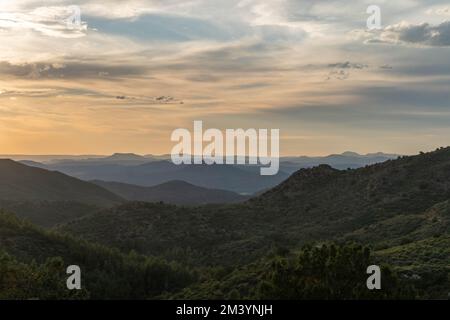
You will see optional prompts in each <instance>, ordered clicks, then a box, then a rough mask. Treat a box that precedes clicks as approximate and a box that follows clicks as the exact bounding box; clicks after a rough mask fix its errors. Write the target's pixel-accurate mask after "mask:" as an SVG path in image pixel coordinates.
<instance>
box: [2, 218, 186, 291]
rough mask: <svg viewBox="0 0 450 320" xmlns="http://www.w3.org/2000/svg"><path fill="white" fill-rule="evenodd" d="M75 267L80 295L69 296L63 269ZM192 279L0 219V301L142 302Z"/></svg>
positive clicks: (149, 261)
mask: <svg viewBox="0 0 450 320" xmlns="http://www.w3.org/2000/svg"><path fill="white" fill-rule="evenodd" d="M74 264H75V265H78V266H79V267H80V268H81V272H82V287H83V290H82V291H80V292H76V291H77V290H75V292H69V291H68V290H67V288H66V286H65V284H66V278H67V274H66V268H67V267H68V266H69V265H74ZM194 280H195V277H194V274H193V273H192V272H190V271H188V270H186V269H184V268H182V267H180V266H178V265H175V264H173V263H172V264H169V263H167V262H165V261H164V260H162V259H156V258H149V257H143V256H138V255H136V254H123V253H119V252H118V251H117V250H112V249H109V248H106V247H103V246H99V245H94V244H90V243H88V242H85V241H80V240H77V239H76V238H72V237H69V236H66V235H59V234H56V233H53V232H47V231H43V230H41V229H39V228H36V227H34V226H32V225H31V224H29V223H28V222H23V221H21V220H18V219H17V218H15V217H14V216H12V215H7V214H3V213H0V298H2V299H3V298H6V299H30V298H33V299H36V298H39V299H63V298H77V299H78V298H92V299H146V298H155V297H157V296H159V295H161V294H163V293H168V292H171V291H176V290H179V289H180V288H183V287H185V286H186V285H188V284H190V283H192V282H193V281H194Z"/></svg>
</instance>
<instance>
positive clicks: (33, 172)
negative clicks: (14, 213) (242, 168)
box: [0, 159, 124, 206]
mask: <svg viewBox="0 0 450 320" xmlns="http://www.w3.org/2000/svg"><path fill="white" fill-rule="evenodd" d="M0 177H1V182H0V200H15V201H42V200H47V201H75V202H81V203H86V204H92V205H98V206H110V205H115V204H118V203H120V202H123V201H124V199H122V198H121V197H119V196H117V195H115V194H113V193H112V192H110V191H108V190H105V189H103V188H101V187H99V186H97V185H95V184H93V183H89V182H85V181H81V180H78V179H76V178H73V177H70V176H67V175H65V174H63V173H60V172H53V171H48V170H44V169H41V168H36V167H30V166H26V165H24V164H21V163H18V162H14V161H12V160H7V159H5V160H0Z"/></svg>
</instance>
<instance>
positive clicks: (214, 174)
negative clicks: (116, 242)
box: [24, 152, 397, 194]
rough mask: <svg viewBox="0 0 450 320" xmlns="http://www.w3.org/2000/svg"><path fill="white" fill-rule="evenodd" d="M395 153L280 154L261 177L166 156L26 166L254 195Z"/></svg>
mask: <svg viewBox="0 0 450 320" xmlns="http://www.w3.org/2000/svg"><path fill="white" fill-rule="evenodd" d="M395 157H397V156H396V155H390V154H383V153H376V154H367V155H359V154H357V153H354V152H345V153H343V154H340V155H330V156H326V157H284V158H281V159H280V171H279V173H278V174H277V175H275V176H261V175H260V167H259V166H257V165H252V166H250V165H233V166H230V165H226V166H224V165H211V166H209V165H206V164H204V165H179V166H177V165H174V164H173V163H172V162H171V161H170V160H169V159H170V156H168V155H166V156H159V157H157V156H151V155H149V156H139V155H135V154H114V155H112V156H109V157H103V158H97V157H96V158H87V159H66V160H64V159H56V160H52V161H47V162H45V163H39V162H35V161H26V162H24V163H26V164H27V165H31V166H37V167H40V168H45V169H49V170H57V171H60V172H63V173H65V174H68V175H71V176H74V177H76V178H79V179H83V180H88V181H89V180H102V181H115V182H121V183H125V184H134V185H138V186H145V187H150V186H156V185H158V184H162V183H165V182H169V181H173V180H182V181H185V182H188V183H190V184H193V185H196V186H200V187H204V188H210V189H222V190H229V191H233V192H237V193H243V194H254V193H256V192H260V191H261V190H266V189H269V188H272V187H274V186H276V185H277V184H279V183H280V182H282V181H284V180H285V179H286V178H287V177H288V176H289V175H290V174H291V173H293V172H295V171H297V170H298V169H300V168H309V167H314V166H317V165H320V164H328V165H330V166H332V167H334V168H337V169H347V168H359V167H362V166H365V165H369V164H373V163H378V162H383V161H386V160H389V159H392V158H395Z"/></svg>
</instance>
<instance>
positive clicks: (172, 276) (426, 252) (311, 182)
mask: <svg viewBox="0 0 450 320" xmlns="http://www.w3.org/2000/svg"><path fill="white" fill-rule="evenodd" d="M340 156H342V155H340ZM340 156H339V157H340ZM349 156H351V157H357V155H354V154H345V155H343V157H344V158H345V157H349ZM377 156H378V155H377ZM363 158H364V157H363ZM128 160H129V159H127V161H128ZM96 161H97V160H96ZM102 161H103V160H100V162H102ZM63 162H64V161H63ZM77 162H78V160H77ZM87 166H88V167H90V165H87ZM105 166H108V165H105ZM114 166H117V164H114ZM120 166H121V167H122V168H126V167H129V168H135V167H140V166H144V167H145V166H148V167H149V169H147V172H148V173H149V174H155V175H156V174H157V173H158V172H166V173H168V174H170V172H171V170H172V166H171V164H170V163H169V164H168V163H167V161H164V160H163V161H161V160H156V161H153V162H150V163H145V164H141V165H134V164H133V165H120ZM222 167H223V168H227V166H222ZM204 168H206V167H204V166H198V169H197V170H199V171H200V172H202V170H206V169H204ZM210 168H212V169H214V170H217V169H220V168H215V167H214V166H210ZM231 168H232V169H230V170H234V169H235V168H234V167H231ZM239 169H240V168H239ZM449 169H450V148H439V149H437V150H436V151H434V152H430V153H421V154H419V155H416V156H402V157H397V158H396V159H389V160H386V161H384V162H381V163H376V164H372V165H366V166H363V167H360V168H357V169H345V170H339V169H337V168H333V167H332V166H330V165H327V164H321V165H319V166H314V167H311V168H310V167H308V168H303V169H300V170H297V171H295V172H293V173H292V174H291V175H290V176H289V177H287V178H286V179H284V180H283V181H282V182H281V183H279V184H278V185H276V186H275V187H273V188H269V189H268V190H267V191H264V192H260V193H259V194H258V195H256V196H253V197H252V198H250V199H248V200H246V199H242V198H239V199H238V202H237V203H229V204H207V205H197V206H178V205H174V204H166V203H163V202H161V200H159V201H154V202H152V203H149V202H144V201H129V200H147V201H148V200H150V201H153V199H158V198H159V199H161V198H162V197H166V199H167V200H170V201H173V202H176V201H178V200H177V199H181V198H182V194H181V193H186V199H189V197H190V196H191V195H190V193H189V192H191V191H192V190H193V191H195V192H194V193H193V194H194V195H195V197H197V196H198V194H199V193H200V194H201V193H204V194H205V196H206V195H208V196H210V197H212V198H214V197H215V196H217V198H218V199H219V200H220V199H223V197H225V193H223V191H222V190H204V189H203V188H202V187H196V186H192V185H190V184H189V183H186V182H180V181H174V182H169V183H167V184H163V185H162V186H161V185H160V186H158V187H142V186H135V185H127V184H123V183H118V182H105V181H93V182H86V181H80V180H78V179H76V178H73V177H69V176H66V175H65V174H63V173H59V172H52V171H48V170H45V169H41V168H35V167H28V166H26V165H24V164H20V163H17V162H14V161H11V160H1V161H0V174H1V176H2V177H4V179H3V180H2V182H0V200H2V201H0V204H1V203H2V202H3V203H4V205H5V206H7V207H8V211H10V212H13V213H16V212H21V214H19V215H20V216H22V217H25V218H27V219H29V220H33V219H34V220H33V222H35V223H37V222H36V221H38V220H39V217H42V220H44V221H41V223H40V224H41V225H42V226H45V227H47V228H52V232H50V233H48V232H47V231H42V230H40V229H39V228H36V227H34V226H32V225H30V224H29V223H27V222H23V221H20V220H16V218H13V217H10V216H7V215H2V216H1V218H0V230H1V232H0V255H1V254H2V253H1V251H5V252H6V253H7V254H9V255H11V257H10V258H7V259H6V260H5V258H3V260H2V259H0V262H1V261H10V264H12V265H14V266H15V268H19V269H20V268H22V267H23V268H34V266H33V264H29V263H30V261H32V260H33V259H34V260H37V261H39V263H45V258H52V257H54V256H61V257H62V259H64V261H66V260H72V259H73V257H75V260H77V259H78V260H81V261H82V263H87V264H86V266H88V268H92V269H93V270H96V271H95V272H94V273H93V274H91V275H90V276H89V279H90V280H89V281H92V284H91V285H90V290H89V291H90V292H91V294H92V296H94V297H110V293H108V292H105V291H102V289H101V287H102V286H105V287H108V286H116V285H118V286H119V287H121V288H123V290H119V291H120V294H118V296H119V297H122V298H123V297H131V296H132V297H136V296H139V297H141V298H143V297H144V298H155V297H163V298H202V299H209V298H229V297H236V296H238V297H239V296H241V297H249V298H255V297H261V295H260V294H261V292H267V290H266V289H267V288H266V289H264V290H263V289H261V288H262V287H261V286H264V285H265V283H266V282H267V281H269V282H270V281H274V278H273V277H272V276H273V275H274V274H276V272H281V271H280V270H282V269H280V268H281V267H282V266H287V265H286V263H288V261H303V260H301V259H305V255H307V256H308V257H310V258H311V259H312V260H311V261H312V262H314V261H315V262H314V263H318V261H319V260H317V259H322V258H323V255H324V254H325V255H335V254H336V252H342V254H344V253H345V254H350V255H353V254H355V255H354V256H352V259H359V258H358V257H361V255H360V254H359V253H358V252H362V251H361V250H362V249H360V248H359V247H352V246H350V247H345V246H346V245H347V244H348V243H356V244H362V245H364V246H367V247H368V248H369V250H371V251H372V258H371V263H376V264H379V265H383V266H384V265H385V264H389V265H390V266H391V267H392V268H393V269H392V270H393V271H389V272H390V273H389V274H392V275H394V273H395V275H396V274H398V275H399V278H398V279H397V278H396V279H397V280H392V281H391V284H392V285H394V284H395V286H397V288H410V287H414V290H415V291H414V290H413V291H411V290H412V289H411V290H409V289H408V290H406V289H405V292H404V293H399V292H397V291H395V294H400V296H402V297H407V296H408V297H410V296H411V295H413V296H415V297H420V298H443V297H447V294H448V289H449V288H450V278H449V274H450V205H449V203H450V170H449ZM240 170H241V171H242V172H252V170H254V168H251V167H250V168H246V169H245V170H243V169H240ZM246 170H247V171H246ZM216 172H217V171H216ZM219 172H221V171H220V170H219ZM221 173H222V174H224V173H223V172H221ZM243 177H245V178H247V176H243ZM184 188H187V189H184ZM186 190H187V191H186ZM174 191H175V192H174ZM171 192H172V193H171ZM215 192H220V194H218V195H217V194H216V193H215ZM177 193H178V194H177ZM227 195H228V196H230V198H228V200H230V201H234V199H236V197H237V196H238V195H237V194H235V193H234V194H227ZM178 196H179V197H178ZM197 199H198V198H197ZM127 200H128V201H127ZM242 200H243V202H240V201H242ZM200 201H203V200H200ZM220 202H221V201H220ZM35 203H38V204H39V208H40V209H39V210H36V211H34V213H33V214H28V217H27V214H26V211H28V210H30V211H33V205H34V204H35ZM200 203H202V202H200ZM72 206H73V207H72ZM86 206H88V207H86ZM58 208H61V209H58ZM69 208H71V209H69ZM61 212H65V213H66V214H62V217H58V213H59V214H61ZM77 212H78V213H77ZM55 216H56V217H57V219H55V218H53V217H55ZM50 217H51V218H50ZM52 219H53V220H52ZM55 220H58V221H55ZM64 239H66V240H64ZM310 245H313V247H312V248H316V249H311V247H310ZM336 245H337V246H338V247H337V248H336V247H335V246H336ZM317 248H322V249H323V251H317V250H319V249H317ZM322 249H320V250H322ZM110 250H111V251H110ZM130 252H131V253H130ZM333 252H334V253H333ZM364 252H365V251H364ZM297 254H300V256H297ZM316 254H317V255H318V256H317V257H316V256H314V255H316ZM364 255H365V254H364ZM97 256H98V257H97ZM155 257H157V258H155ZM105 259H106V260H107V261H108V265H110V266H111V267H110V268H109V269H108V272H110V273H108V274H110V275H114V274H115V273H117V279H118V280H117V281H118V282H117V281H116V280H114V281H113V282H111V283H109V284H108V282H105V281H104V277H102V276H100V275H99V273H98V272H100V270H99V269H102V268H105V263H104V262H102V261H106V260H105ZM145 259H151V261H148V262H145ZM153 259H160V260H157V261H159V262H156V261H155V260H153ZM280 259H282V260H280ZM283 259H287V260H283ZM298 259H300V260H298ZM330 259H331V256H330V257H329V258H328V260H327V259H325V260H324V261H328V262H327V263H331V262H330V261H331V260H330ZM333 259H338V260H333V261H335V262H333V263H336V264H337V265H336V268H338V269H339V270H341V269H340V268H341V267H342V261H341V262H339V261H340V260H339V259H340V258H339V254H337V256H334V258H333ZM124 261H126V262H124ZM280 261H284V262H280ZM306 261H307V260H305V261H304V263H307V262H306ZM364 261H366V260H364ZM312 262H311V263H312ZM21 263H25V264H26V265H20V264H21ZM124 263H125V264H124ZM128 263H131V265H128ZM280 263H281V264H280ZM308 263H309V262H308ZM355 263H356V262H355ZM358 263H359V262H358ZM364 263H365V262H364ZM20 266H21V267H20ZM146 266H149V268H150V270H149V271H148V272H146V271H145V270H147V269H146V268H147V267H146ZM180 266H183V268H184V269H183V268H181V267H180ZM274 266H279V267H275V269H273V268H274ZM303 267H304V266H303ZM303 267H302V265H300V266H297V267H295V268H294V270H298V268H303ZM322 267H323V265H320V266H316V267H315V268H314V270H316V269H317V270H320V268H322ZM0 268H1V264H0ZM40 268H44V269H45V268H49V266H47V264H45V265H43V266H42V267H40ZM124 268H125V269H124ZM127 268H128V269H127ZM283 268H284V267H283ZM342 268H344V269H345V264H344V267H342ZM338 269H336V270H338ZM143 270H144V271H143ZM158 270H159V271H158ZM358 270H359V269H358ZM197 271H198V272H199V274H202V276H197ZM341 271H343V272H344V271H345V270H341ZM36 272H38V271H36ZM158 272H161V273H159V274H160V276H157V274H158ZM286 272H289V275H290V276H297V275H298V274H297V273H295V272H296V271H292V270H291V271H288V270H287V271H286ZM345 272H346V273H345V274H347V275H349V277H350V275H352V272H354V271H351V270H347V271H345ZM128 273H131V274H134V275H135V277H134V278H133V277H131V278H129V277H127V276H126V274H128ZM47 274H48V273H47ZM145 274H149V275H154V276H156V279H157V280H158V281H159V280H162V283H158V284H157V285H151V284H152V281H151V280H149V279H147V278H145ZM161 274H164V276H162V275H161ZM300 276H301V275H300ZM143 277H144V278H143ZM271 277H272V278H271ZM113 278H115V277H114V276H113ZM96 279H98V280H96ZM133 279H134V280H133ZM142 279H147V280H142ZM164 279H165V281H166V284H164ZM264 279H265V280H264ZM302 279H303V278H302ZM305 279H309V278H308V277H307V278H305ZM352 279H353V278H351V277H350V278H348V279H347V280H348V281H350V282H351V281H354V279H353V280H352ZM347 280H345V281H344V283H346V281H347ZM33 281H34V280H33ZM302 281H303V280H302ZM305 281H306V280H305ZM318 281H319V280H318ZM397 281H400V282H401V283H400V282H397ZM127 282H128V283H133V286H136V290H131V289H130V290H128V289H127V288H128V286H127V285H124V284H125V283H127ZM49 283H51V281H50V282H49ZM396 283H397V284H396ZM121 284H122V285H121ZM285 285H286V284H283V283H281V284H280V283H272V284H271V285H270V288H272V289H273V288H275V287H274V286H280V290H281V291H279V292H286V290H288V289H289V288H290V286H287V287H286V286H285ZM330 285H331V286H332V284H330V283H328V284H327V286H330ZM336 285H337V284H336ZM149 288H150V289H151V290H150V289H149ZM232 288H235V289H236V290H234V289H232ZM272 289H271V290H272ZM329 289H330V290H331V291H332V292H337V291H336V290H340V289H339V288H338V287H336V288H329ZM255 290H256V291H255ZM273 290H274V289H273ZM231 291H232V292H231ZM269 291H270V290H269ZM272 292H275V291H272ZM392 292H394V291H392ZM413 292H415V293H413ZM295 294H296V293H293V295H294V296H295ZM303 294H306V297H310V296H308V293H302V296H303ZM402 294H403V295H402ZM262 296H263V297H264V295H262ZM269 296H270V295H269ZM345 297H348V298H350V297H353V296H352V295H351V293H349V295H348V296H345ZM345 297H344V296H342V298H345Z"/></svg>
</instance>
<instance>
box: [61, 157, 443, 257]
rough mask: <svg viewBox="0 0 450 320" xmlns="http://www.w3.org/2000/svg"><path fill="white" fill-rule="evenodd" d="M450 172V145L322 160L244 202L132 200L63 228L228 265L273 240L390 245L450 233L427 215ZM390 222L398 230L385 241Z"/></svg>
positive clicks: (122, 244)
mask: <svg viewBox="0 0 450 320" xmlns="http://www.w3.org/2000/svg"><path fill="white" fill-rule="evenodd" d="M449 169H450V149H449V148H446V149H440V150H437V151H435V152H432V153H427V154H421V155H418V156H411V157H402V158H400V159H397V160H389V161H386V162H384V163H380V164H375V165H372V166H368V167H364V168H360V169H354V170H343V171H340V170H337V169H334V168H331V167H330V166H328V165H321V166H319V167H314V168H311V169H301V170H299V171H297V172H296V173H295V174H293V175H292V176H291V177H290V178H289V179H287V180H286V181H285V182H283V183H282V184H280V185H279V186H277V187H275V188H274V189H271V190H269V191H267V192H265V193H263V194H262V195H260V196H258V197H256V198H253V199H251V200H249V201H248V202H246V203H243V204H236V205H227V206H215V207H211V206H208V207H198V208H192V209H187V208H179V207H174V206H165V205H162V204H161V205H157V204H146V203H142V202H135V203H128V204H124V205H121V206H118V207H115V208H113V209H109V210H104V211H103V212H102V214H100V215H96V216H90V217H84V218H82V219H79V220H77V221H73V222H72V223H70V224H69V225H66V226H64V227H63V228H62V229H61V230H64V231H67V232H72V233H74V234H78V235H83V236H84V237H86V238H87V239H89V240H94V241H99V242H101V243H104V244H107V245H113V246H118V247H121V248H122V249H126V250H129V249H137V250H140V251H141V252H143V253H147V254H149V253H152V254H155V253H157V254H161V255H168V256H170V253H169V252H167V248H171V249H173V248H178V249H179V250H181V251H183V250H196V251H197V252H198V253H199V256H200V257H202V258H203V259H204V261H210V262H211V261H219V260H220V261H226V262H229V263H239V262H248V261H250V260H252V259H255V258H257V257H258V256H261V255H262V254H263V253H264V252H266V251H267V250H268V249H269V248H270V246H272V245H273V244H274V243H277V244H278V245H282V246H287V247H293V246H294V247H295V246H296V245H299V244H301V243H307V242H309V241H327V240H332V239H341V240H356V241H359V240H362V241H364V242H365V243H371V244H372V245H380V246H381V245H383V246H387V247H389V246H394V245H399V244H402V243H404V242H405V241H416V240H420V239H425V238H427V237H433V236H439V235H441V234H448V232H449V230H450V225H449V219H448V216H447V215H448V211H446V210H443V211H441V213H440V214H438V215H437V216H436V219H431V220H430V219H428V218H426V217H427V212H429V210H432V208H433V207H434V206H436V205H442V204H443V203H446V201H447V200H448V199H450V170H449ZM411 221H414V224H413V225H409V223H411ZM384 224H386V225H389V226H391V227H392V229H393V230H391V234H390V235H386V236H385V237H383V238H381V239H380V237H379V235H380V233H379V228H380V225H384ZM407 225H408V227H407ZM425 230H426V231H425ZM131 235H133V238H134V239H135V238H138V239H139V241H138V242H137V243H135V242H134V244H133V245H131V246H130V242H126V241H123V239H130V237H131ZM408 239H409V240H408Z"/></svg>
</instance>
